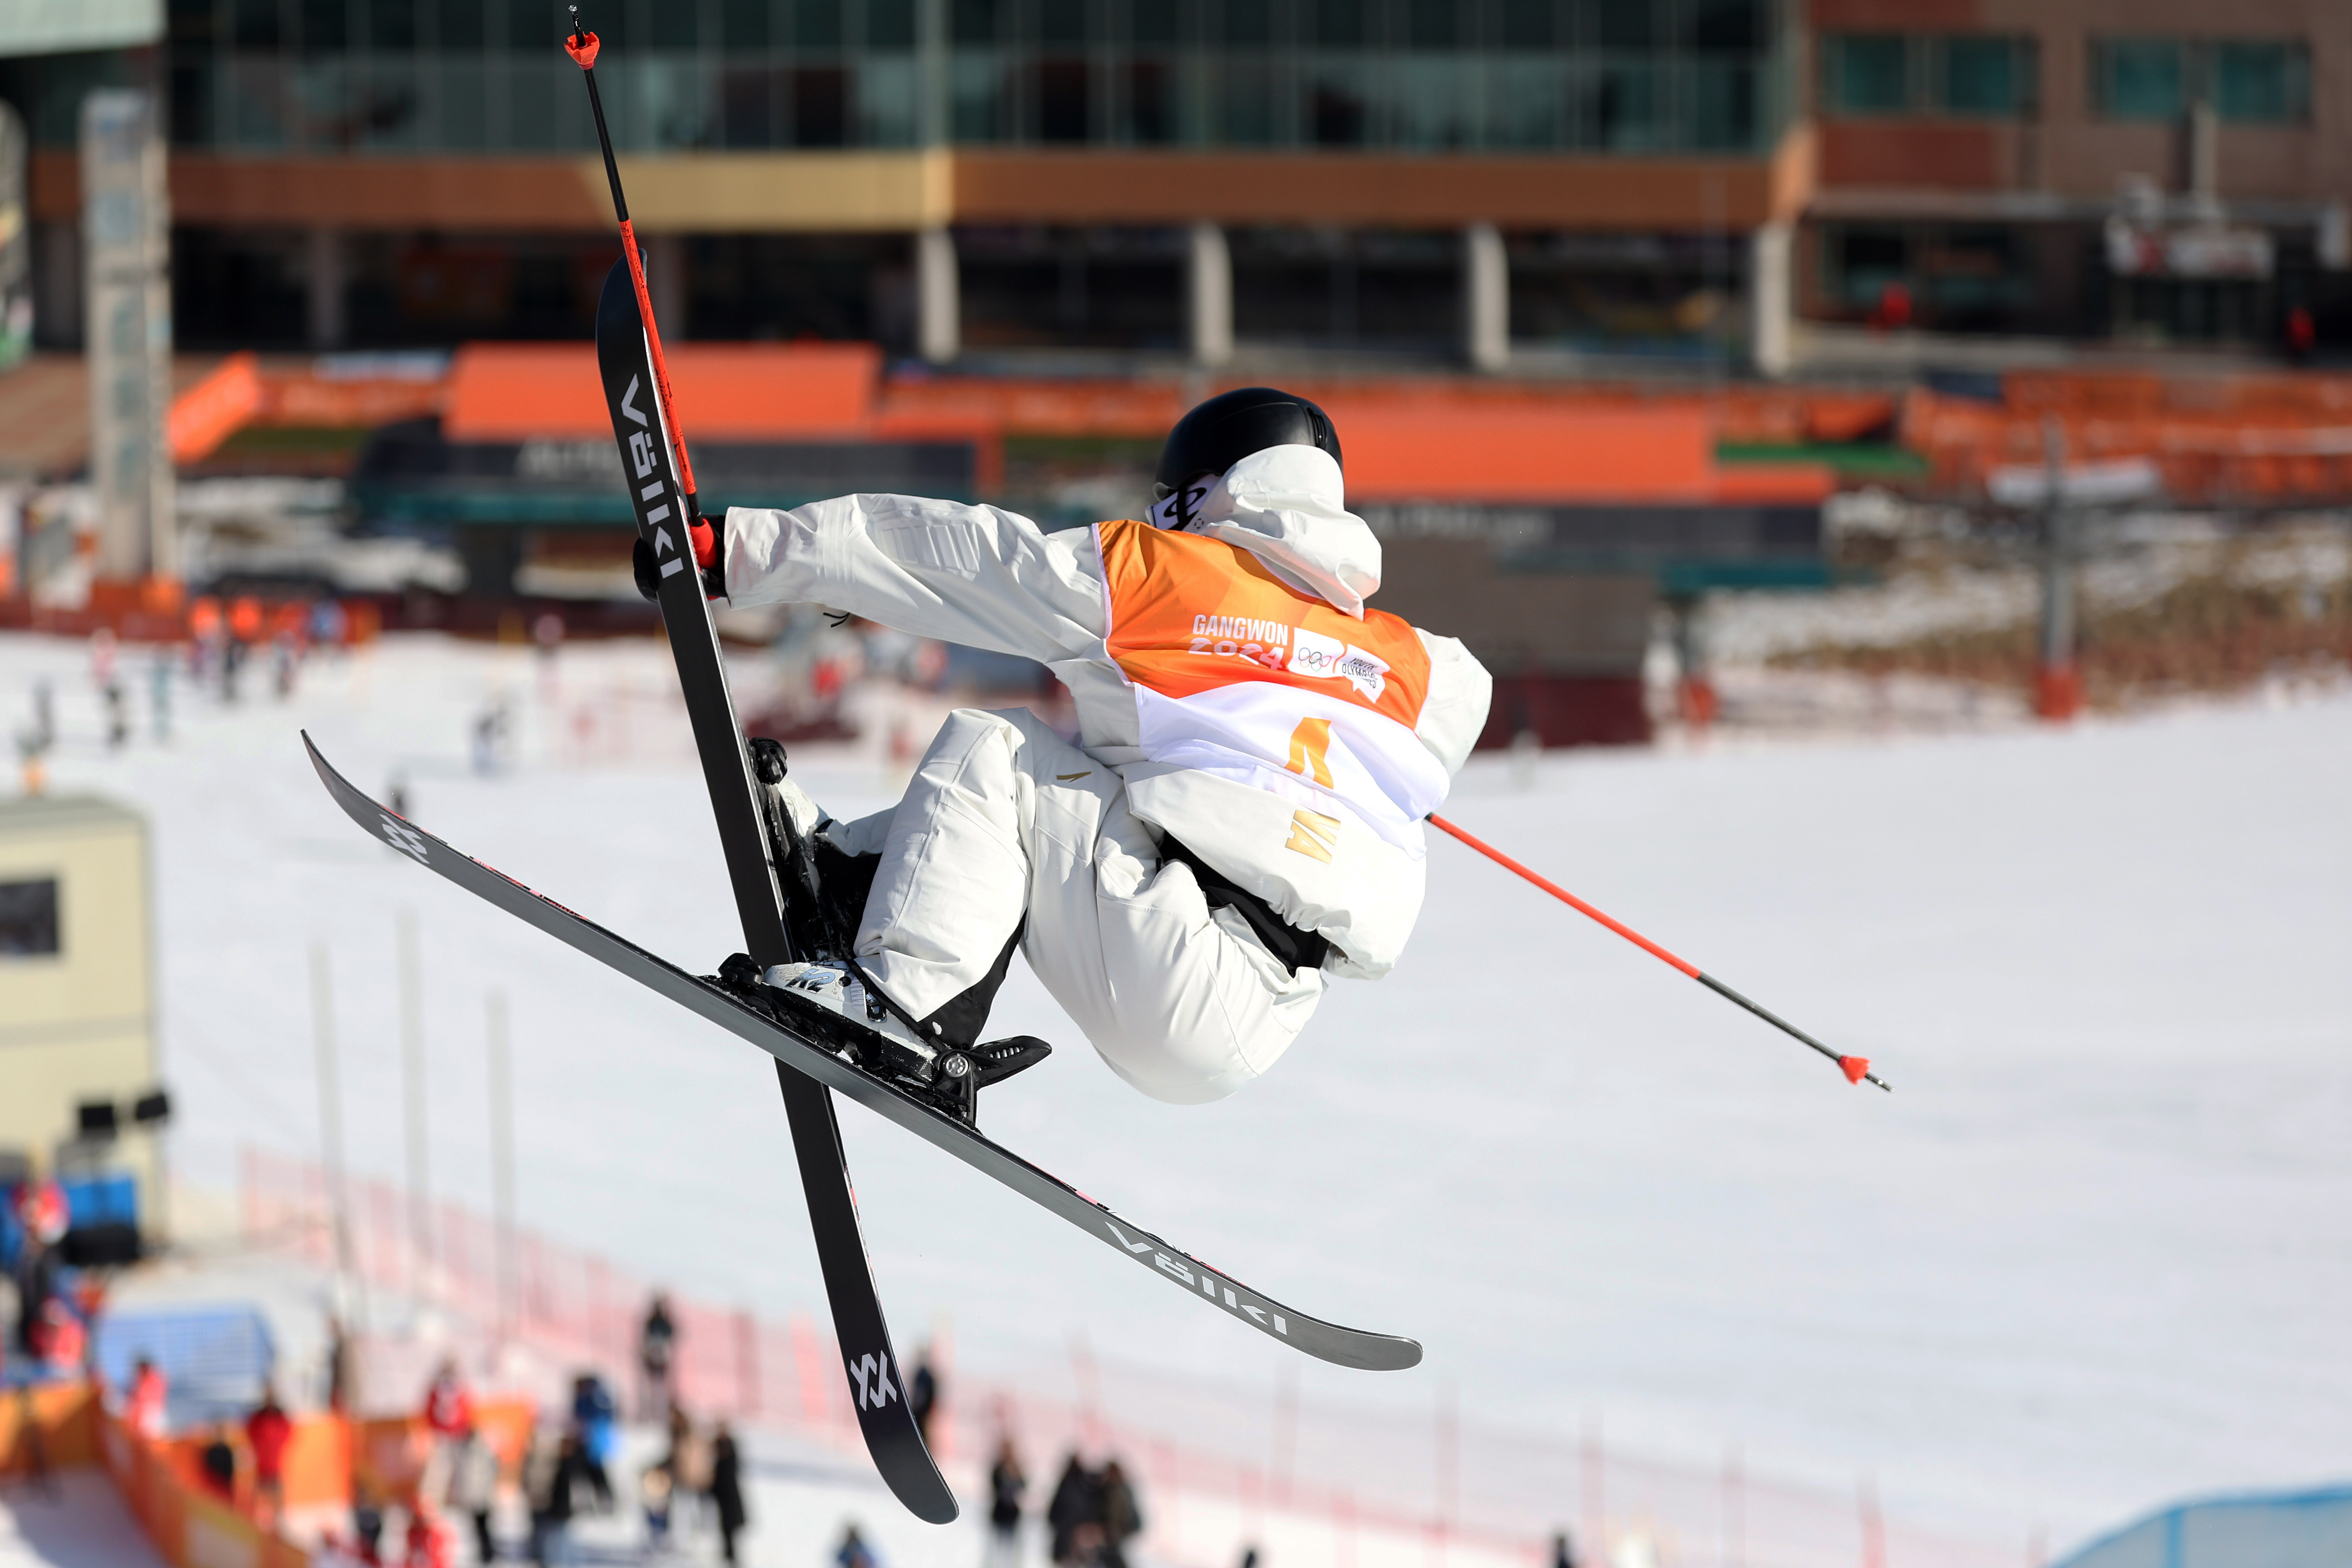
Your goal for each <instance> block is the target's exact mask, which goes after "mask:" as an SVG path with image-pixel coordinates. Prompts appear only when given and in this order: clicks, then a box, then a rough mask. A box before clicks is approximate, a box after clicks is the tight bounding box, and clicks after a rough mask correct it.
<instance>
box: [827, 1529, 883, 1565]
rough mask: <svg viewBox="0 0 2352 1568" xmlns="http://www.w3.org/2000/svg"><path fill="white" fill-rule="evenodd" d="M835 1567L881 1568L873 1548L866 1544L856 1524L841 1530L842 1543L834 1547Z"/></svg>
mask: <svg viewBox="0 0 2352 1568" xmlns="http://www.w3.org/2000/svg"><path fill="white" fill-rule="evenodd" d="M833 1562H834V1568H879V1564H877V1563H876V1562H875V1561H874V1552H873V1549H872V1548H871V1547H869V1546H867V1545H866V1540H865V1538H864V1537H863V1536H861V1535H859V1534H858V1533H857V1527H856V1525H854V1524H852V1525H848V1526H846V1527H845V1528H844V1529H843V1531H842V1532H841V1544H840V1545H839V1546H836V1547H835V1548H834V1549H833Z"/></svg>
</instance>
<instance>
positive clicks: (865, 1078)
mask: <svg viewBox="0 0 2352 1568" xmlns="http://www.w3.org/2000/svg"><path fill="white" fill-rule="evenodd" d="M303 744H304V745H306V746H309V747H310V762H311V764H312V765H313V766H315V767H316V768H317V769H318V770H319V777H320V779H321V780H322V781H324V783H325V784H326V786H327V790H328V793H330V794H331V795H333V796H334V797H335V804H336V805H340V806H341V807H342V808H343V811H344V812H345V814H346V815H348V816H350V817H351V819H352V821H353V822H356V823H358V824H359V825H360V826H362V827H363V828H365V829H367V830H368V831H369V832H370V833H373V834H374V835H376V836H377V837H380V838H382V839H383V841H384V842H385V843H387V844H389V845H391V846H392V847H394V848H395V849H397V850H399V851H401V852H402V853H403V854H405V855H407V856H410V857H411V858H414V859H415V860H416V862H417V863H418V864H419V865H422V866H424V867H425V868H428V869H431V870H435V871H438V872H439V873H440V874H441V875H442V876H444V877H446V878H447V879H449V880H451V881H453V882H455V883H457V885H458V886H459V887H461V888H463V889H466V890H467V892H470V893H472V894H474V895H475V896H477V897H478V898H481V899H485V900H488V901H489V902H490V903H493V904H496V905H497V906H498V907H499V908H500V909H502V910H506V911H507V912H508V913H509V914H512V915H517V916H520V918H522V919H523V920H525V921H530V923H531V924H532V925H534V926H537V927H538V928H539V929H540V930H541V931H545V932H547V933H548V934H549V935H550V936H552V937H554V938H556V939H557V940H558V941H560V942H564V943H566V944H567V945H569V946H572V947H574V948H577V949H578V950H579V951H580V952H584V953H586V954H587V955H588V956H589V957H591V958H593V959H595V960H596V961H597V962H598V963H604V964H606V965H608V966H610V967H611V968H614V969H616V970H618V971H620V972H621V973H623V974H625V975H627V976H628V977H629V978H630V979H632V980H635V981H636V982H638V983H639V984H643V985H646V986H647V987H649V988H651V989H652V990H654V991H656V992H657V993H658V994H661V995H664V996H667V997H668V998H669V999H670V1000H671V1001H673V1002H676V1003H678V1004H679V1005H682V1006H685V1007H687V1008H688V1009H690V1010H691V1011H693V1012H695V1013H697V1014H699V1015H700V1016H703V1017H705V1018H707V1019H709V1020H710V1021H711V1022H712V1023H714V1024H717V1025H718V1026H720V1027H721V1028H723V1029H726V1030H728V1031H730V1033H732V1034H734V1035H737V1036H739V1037H741V1038H743V1039H746V1040H749V1041H750V1042H751V1044H753V1045H755V1046H757V1047H760V1048H761V1050H763V1051H765V1052H767V1053H768V1054H769V1055H770V1056H772V1057H774V1058H776V1063H777V1067H778V1069H779V1070H780V1071H782V1070H783V1069H786V1068H790V1069H791V1071H790V1073H789V1074H788V1075H787V1076H788V1079H798V1078H799V1076H800V1075H802V1074H806V1075H807V1079H806V1080H805V1081H809V1082H810V1084H811V1087H812V1088H815V1086H816V1085H823V1086H824V1088H823V1089H816V1092H817V1093H819V1094H823V1093H824V1089H837V1090H839V1091H840V1092H841V1093H843V1094H845V1095H846V1096H848V1097H849V1098H850V1099H852V1100H856V1101H857V1102H858V1103H859V1104H860V1105H863V1106H865V1107H866V1109H867V1110H871V1111H873V1112H875V1114H877V1115H878V1116H881V1117H883V1118H884V1119H885V1120H887V1121H893V1122H896V1123H897V1124H898V1126H900V1127H903V1128H905V1129H906V1130H907V1131H909V1132H912V1133H913V1134H915V1136H917V1137H919V1138H920V1139H922V1140H924V1141H925V1142H929V1143H932V1144H935V1145H936V1146H938V1147H939V1148H941V1149H944V1150H946V1151H947V1152H949V1153H950V1154H952V1155H954V1156H955V1157H956V1158H957V1159H959V1160H961V1161H962V1162H963V1163H965V1164H967V1165H970V1166H971V1168H972V1169H974V1170H976V1171H979V1172H982V1173H984V1174H986V1175H989V1176H992V1177H994V1178H995V1179H996V1180H997V1181H999V1182H1002V1183H1003V1184H1005V1185H1006V1186H1008V1187H1010V1188H1012V1189H1013V1191H1014V1192H1016V1193H1019V1194H1022V1195H1023V1196H1024V1197H1026V1198H1028V1199H1029V1200H1030V1201H1031V1202H1033V1203H1035V1204H1038V1205H1041V1206H1043V1207H1045V1208H1047V1209H1050V1210H1052V1211H1053V1212H1054V1213H1055V1214H1057V1215H1061V1216H1062V1217H1063V1218H1064V1219H1066V1220H1068V1221H1069V1222H1070V1223H1071V1224H1072V1225H1075V1226H1077V1227H1078V1228H1079V1229H1081V1230H1084V1231H1086V1232H1087V1233H1088V1234H1089V1235H1091V1236H1093V1237H1096V1238H1097V1240H1100V1241H1103V1242H1105V1243H1108V1245H1109V1246H1111V1247H1115V1248H1117V1249H1118V1251H1120V1252H1122V1253H1124V1254H1125V1255H1127V1256H1128V1257H1129V1258H1133V1259H1134V1260H1135V1261H1136V1262H1138V1263H1140V1264H1142V1265H1143V1266H1144V1267H1145V1268H1150V1269H1151V1270H1153V1271H1154V1272H1155V1273H1157V1274H1160V1275H1161V1276H1162V1277H1164V1278H1165V1279H1168V1280H1170V1281H1171V1283H1173V1284H1174V1285H1176V1286H1177V1287H1178V1288H1179V1289H1184V1290H1188V1291H1191V1292H1193V1293H1196V1294H1197V1295H1199V1296H1200V1297H1201V1298H1202V1299H1203V1300H1206V1301H1208V1302H1209V1303H1210V1304H1211V1305H1212V1306H1214V1307H1216V1308H1218V1309H1219V1310H1223V1311H1224V1312H1227V1313H1229V1314H1231V1315H1232V1316H1233V1317H1234V1318H1235V1319H1237V1320H1238V1321H1242V1322H1244V1323H1247V1324H1249V1325H1250V1326H1251V1327H1252V1328H1254V1329H1256V1330H1257V1331H1259V1332H1261V1333H1263V1334H1265V1336H1266V1337H1267V1338H1269V1339H1272V1340H1275V1341H1276V1342H1280V1343H1282V1344H1286V1345H1288V1346H1290V1347H1291V1348H1292V1349H1293V1350H1297V1351H1302V1352H1305V1353H1307V1354H1308V1355H1311V1356H1314V1357H1316V1358H1317V1359H1318V1360H1321V1361H1328V1362H1331V1363H1335V1364H1337V1365H1339V1366H1351V1367H1359V1368H1362V1369H1364V1370H1367V1371H1372V1372H1391V1371H1397V1370H1401V1369H1402V1368H1405V1367H1409V1366H1413V1365H1417V1364H1418V1363H1420V1361H1421V1346H1419V1345H1418V1344H1416V1343H1414V1342H1412V1341H1411V1340H1408V1339H1402V1338H1400V1337H1398V1336H1396V1335H1393V1334H1374V1333H1366V1332H1365V1331H1362V1330H1360V1329H1349V1328H1344V1327H1341V1326H1340V1325H1339V1324H1337V1323H1327V1322H1324V1321H1321V1320H1319V1319H1316V1318H1309V1317H1307V1316H1305V1315H1304V1314H1302V1313H1299V1312H1296V1311H1293V1310H1291V1309H1290V1308H1288V1307H1286V1306H1284V1305H1282V1304H1281V1303H1280V1302H1278V1301H1276V1300H1270V1299H1269V1298H1267V1297H1265V1296H1264V1295H1261V1294H1260V1293H1259V1292H1257V1291H1255V1290H1253V1289H1250V1288H1249V1287H1248V1286H1246V1285H1244V1284H1242V1283H1241V1282H1240V1281H1239V1280H1237V1279H1234V1278H1233V1277H1232V1276H1231V1275H1229V1274H1225V1273H1223V1272H1221V1271H1219V1270H1217V1269H1215V1268H1210V1267H1209V1266H1208V1265H1207V1264H1205V1263H1202V1261H1201V1260H1200V1259H1199V1258H1194V1257H1192V1255H1191V1254H1189V1253H1186V1252H1184V1251H1182V1250H1181V1249H1179V1248H1177V1247H1171V1246H1170V1245H1169V1244H1168V1243H1167V1242H1165V1241H1162V1240H1161V1239H1160V1237H1157V1236H1154V1235H1153V1234H1152V1233H1151V1232H1150V1231H1148V1230H1145V1229H1144V1228H1142V1227H1141V1226H1137V1225H1134V1224H1131V1223H1129V1221H1127V1220H1124V1219H1121V1218H1120V1217H1119V1216H1118V1215H1116V1214H1114V1213H1113V1212H1112V1211H1111V1210H1109V1209H1108V1208H1106V1207H1104V1206H1103V1205H1101V1204H1098V1203H1097V1202H1095V1201H1094V1200H1093V1199H1092V1198H1089V1197H1087V1195H1086V1194H1083V1193H1081V1192H1079V1191H1078V1190H1077V1189H1076V1188H1075V1187H1073V1186H1071V1185H1070V1184H1068V1183H1066V1182H1064V1181H1061V1180H1060V1179H1058V1178H1056V1177H1055V1176H1052V1175H1050V1174H1048V1173H1045V1172H1044V1171H1042V1170H1039V1169H1038V1168H1037V1167H1036V1166H1034V1165H1033V1164H1031V1163H1029V1162H1028V1161H1026V1160H1024V1159H1022V1158H1021V1157H1020V1156H1019V1155H1017V1154H1014V1153H1013V1152H1011V1151H1010V1150H1007V1149H1005V1148H1004V1147H1003V1146H1002V1145H1001V1144H998V1143H996V1142H992V1141H991V1140H990V1139H988V1138H987V1137H985V1136H983V1135H982V1133H981V1132H980V1131H979V1130H978V1129H976V1128H974V1127H971V1126H970V1125H968V1124H967V1123H965V1122H964V1121H961V1120H959V1119H958V1118H956V1117H954V1116H950V1115H949V1114H947V1113H946V1112H945V1111H942V1110H938V1109H936V1108H934V1107H932V1106H930V1105H928V1104H926V1103H924V1102H923V1101H922V1100H917V1099H916V1098H914V1097H913V1096H911V1095H909V1094H907V1093H905V1092H904V1091H903V1090H901V1089H898V1087H897V1086H896V1085H894V1084H891V1083H889V1082H887V1081H885V1080H884V1079H879V1078H875V1077H872V1076H869V1075H868V1074H866V1072H864V1071H861V1070H860V1069H859V1068H856V1067H854V1066H852V1065H851V1064H850V1063H849V1062H848V1061H847V1060H845V1059H844V1058H843V1057H842V1056H841V1055H840V1054H839V1052H840V1050H841V1047H843V1046H844V1045H845V1043H846V1042H848V1041H849V1040H850V1039H851V1038H852V1037H853V1033H854V1034H863V1033H865V1031H864V1030H863V1029H862V1028H861V1027H860V1026H857V1025H856V1024H853V1023H850V1022H848V1021H846V1020H845V1019H843V1018H841V1017H839V1016H835V1015H834V1014H831V1013H828V1012H826V1011H824V1009H823V1008H822V1007H819V1006H816V1005H813V1004H811V1005H795V1004H796V1003H797V998H794V997H793V996H791V995H789V994H784V993H771V994H770V997H771V998H772V1005H773V1011H772V1012H770V1011H763V1010H762V1009H761V1007H759V1006H757V1005H751V1004H750V1003H748V1002H747V1001H746V1000H745V998H744V997H742V996H740V995H739V994H736V993H735V992H733V991H731V990H730V989H728V988H727V987H725V986H722V985H719V984H717V983H716V982H715V981H711V980H703V979H697V978H696V977H695V976H693V975H691V974H688V973H686V972H685V971H684V970H681V969H678V968H676V967H674V966H673V965H671V964H668V963H664V962H663V961H662V960H660V959H658V958H656V957H655V956H654V955H653V954H652V953H650V952H646V951H645V950H644V949H643V948H640V947H638V946H636V945H635V944H634V943H632V942H628V941H626V940H625V939H624V938H621V937H618V936H615V935H614V934H613V933H612V932H611V931H606V930H604V927H602V926H599V925H596V924H594V923H593V922H592V921H586V920H583V919H582V918H581V917H580V916H578V915H576V914H573V913H572V911H571V910H567V909H565V908H564V907H563V906H562V905H561V904H558V903H556V902H554V901H553V900H550V899H548V898H546V897H544V896H542V895H541V894H539V893H535V892H533V891H531V890H530V889H529V888H526V887H524V886H523V885H522V884H521V883H520V882H518V881H515V880H514V879H512V878H510V877H508V876H506V875H505V874H504V873H502V872H499V871H497V870H494V869H492V868H489V867H488V866H485V865H483V864H482V863H481V862H480V861H478V860H474V859H470V858H467V857H466V856H465V855H463V854H460V853H459V852H458V851H457V850H455V849H453V848H451V847H449V846H448V845H446V844H445V843H443V842H442V841H441V840H440V839H438V838H436V837H433V835H431V834H429V833H426V832H425V831H424V830H422V829H421V828H418V827H415V826H411V825H410V824H409V823H407V822H405V821H404V820H402V819H401V818H400V817H398V816H394V815H393V814H392V813H391V812H390V811H388V810H386V809H385V808H384V807H383V806H382V805H377V804H376V803H375V802H374V801H373V800H370V799H369V798H368V797H367V796H366V795H362V794H361V793H360V792H359V791H358V790H357V789H354V788H353V787H352V785H351V784H350V783H349V782H348V781H347V780H345V779H344V778H343V777H342V775H341V774H340V773H336V772H335V771H334V769H333V768H331V767H330V766H328V764H327V760H326V759H325V758H324V757H322V756H320V754H319V749H318V747H316V746H315V745H310V737H309V736H308V735H305V736H304V737H303ZM826 1103H827V1104H828V1105H829V1103H830V1102H829V1101H828V1102H826ZM827 1282H828V1284H830V1283H831V1281H830V1279H829V1278H828V1281H827ZM837 1308H838V1302H836V1309H837ZM860 1343H862V1342H861V1341H858V1340H854V1339H852V1338H850V1337H849V1334H848V1333H847V1332H846V1331H844V1333H843V1335H842V1346H843V1351H844V1353H845V1355H847V1356H849V1357H850V1358H851V1363H850V1364H851V1373H850V1376H851V1382H852V1384H853V1389H852V1392H853V1394H854V1395H856V1396H858V1397H860V1398H861V1399H862V1398H863V1396H864V1390H865V1386H866V1385H865V1384H863V1383H862V1382H861V1380H860V1377H859V1373H858V1370H857V1369H858V1368H859V1366H860V1365H861V1364H862V1363H861V1362H860V1361H859V1360H858V1359H857V1358H858V1351H857V1346H858V1345H859V1344H860ZM883 1355H884V1357H885V1358H886V1359H884V1361H883V1362H882V1365H883V1366H884V1367H885V1368H887V1365H888V1363H887V1347H886V1349H885V1351H884V1352H883ZM892 1408H894V1409H899V1408H903V1402H901V1403H900V1404H899V1405H893V1406H892ZM869 1430H870V1429H869ZM869 1440H870V1438H869ZM894 1485H895V1483H894ZM900 1495H901V1496H904V1495H905V1494H904V1493H901V1494H900Z"/></svg>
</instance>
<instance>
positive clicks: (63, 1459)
mask: <svg viewBox="0 0 2352 1568" xmlns="http://www.w3.org/2000/svg"><path fill="white" fill-rule="evenodd" d="M96 1458H98V1424H97V1402H96V1401H95V1400H94V1399H92V1398H91V1396H90V1391H89V1384H83V1383H49V1384H36V1385H33V1386H30V1387H25V1388H18V1389H16V1390H13V1391H9V1392H6V1393H0V1480H5V1479H8V1478H9V1477H12V1476H20V1475H23V1474H25V1473H26V1472H27V1471H29V1470H32V1469H34V1468H37V1467H39V1466H44V1465H54V1466H58V1467H60V1468H62V1467H66V1466H71V1465H87V1464H89V1463H91V1462H92V1461H93V1460H95V1459H96Z"/></svg>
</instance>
